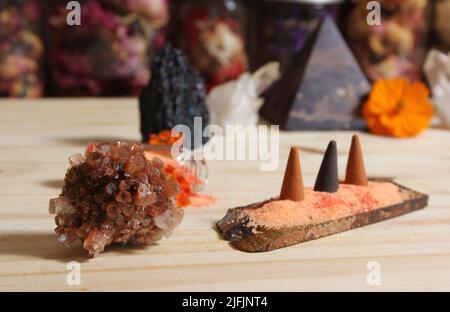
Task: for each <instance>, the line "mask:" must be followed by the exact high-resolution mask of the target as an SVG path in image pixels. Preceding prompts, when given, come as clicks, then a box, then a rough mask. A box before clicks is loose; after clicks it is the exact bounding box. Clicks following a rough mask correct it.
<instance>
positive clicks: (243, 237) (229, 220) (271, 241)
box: [216, 179, 428, 252]
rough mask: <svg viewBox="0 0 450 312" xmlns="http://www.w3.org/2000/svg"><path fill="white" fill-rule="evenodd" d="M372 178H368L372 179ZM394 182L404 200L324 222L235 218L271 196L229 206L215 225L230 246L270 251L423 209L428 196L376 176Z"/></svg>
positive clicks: (262, 203) (261, 204)
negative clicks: (279, 223) (284, 223)
mask: <svg viewBox="0 0 450 312" xmlns="http://www.w3.org/2000/svg"><path fill="white" fill-rule="evenodd" d="M374 180H375V179H372V181H374ZM376 181H384V182H390V183H393V184H395V185H397V186H398V187H399V188H400V189H401V190H402V192H407V194H408V199H407V200H405V201H403V202H401V203H399V204H395V205H391V206H386V207H380V208H377V209H374V210H371V211H368V212H364V213H358V214H355V215H351V216H347V217H344V218H340V219H336V220H332V221H327V222H324V223H317V224H308V225H301V224H299V225H297V226H294V227H284V228H267V227H263V226H257V227H256V228H254V227H253V226H248V223H249V221H250V220H249V219H248V217H247V218H238V215H239V213H238V212H239V210H245V209H258V208H260V207H262V206H263V205H264V204H266V203H268V202H270V201H274V200H277V199H278V198H272V199H269V200H266V201H263V202H259V203H254V204H251V205H248V206H244V207H237V208H233V209H229V210H228V212H227V214H226V215H225V216H224V217H223V218H222V219H221V220H219V221H218V222H217V224H216V226H217V229H218V231H219V233H220V234H221V235H222V236H223V238H224V239H226V240H228V241H229V242H230V243H231V245H232V246H234V247H236V248H237V249H239V250H242V251H247V252H262V251H271V250H274V249H278V248H283V247H286V246H290V245H294V244H298V243H301V242H305V241H309V240H313V239H317V238H320V237H324V236H328V235H332V234H336V233H340V232H344V231H348V230H351V229H353V228H357V227H361V226H364V225H368V224H372V223H376V222H379V221H383V220H387V219H390V218H395V217H398V216H401V215H403V214H406V213H409V212H412V211H415V210H418V209H422V208H425V207H426V206H427V205H428V195H426V194H423V193H420V192H417V191H414V190H412V189H409V188H407V187H405V186H402V185H400V184H397V183H395V182H393V181H390V180H385V179H376Z"/></svg>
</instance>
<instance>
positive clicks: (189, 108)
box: [139, 44, 209, 147]
mask: <svg viewBox="0 0 450 312" xmlns="http://www.w3.org/2000/svg"><path fill="white" fill-rule="evenodd" d="M139 108H140V113H141V133H142V141H143V142H147V141H148V139H149V137H150V134H156V133H159V132H160V131H162V130H169V129H171V128H172V127H174V126H175V125H180V124H182V125H186V126H188V127H189V128H190V130H191V139H192V140H191V143H192V145H191V146H192V147H198V146H194V142H196V141H194V135H197V136H198V137H200V136H201V133H195V132H194V117H201V118H202V129H201V130H202V131H203V129H204V128H205V127H206V126H207V125H208V123H209V114H208V109H207V107H206V101H205V87H204V83H203V80H202V79H201V78H200V76H199V75H198V73H197V72H196V70H195V69H194V68H193V67H192V66H191V65H190V64H189V62H188V60H187V58H186V56H185V55H184V54H183V53H182V52H181V51H180V50H178V49H176V48H174V47H172V46H171V45H170V44H166V45H165V46H164V47H163V48H161V49H160V50H159V51H158V53H157V54H156V55H155V57H154V59H153V64H152V67H151V79H150V82H149V84H148V86H146V87H145V88H144V89H143V91H142V93H141V95H140V98H139ZM199 130H200V129H198V130H197V131H199ZM207 139H208V138H207V137H206V138H201V139H200V140H198V142H202V143H205V142H206V141H207Z"/></svg>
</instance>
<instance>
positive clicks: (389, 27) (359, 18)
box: [345, 0, 430, 81]
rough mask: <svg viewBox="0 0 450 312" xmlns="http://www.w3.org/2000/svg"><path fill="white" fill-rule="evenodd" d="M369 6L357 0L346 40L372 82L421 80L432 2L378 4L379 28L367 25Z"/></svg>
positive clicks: (388, 0)
mask: <svg viewBox="0 0 450 312" xmlns="http://www.w3.org/2000/svg"><path fill="white" fill-rule="evenodd" d="M368 2H369V0H357V1H355V0H354V1H353V3H354V4H353V8H352V9H351V10H350V13H349V15H348V17H347V18H345V20H346V25H345V33H346V36H347V39H348V41H349V43H350V46H351V48H352V50H353V52H354V53H355V55H356V57H357V59H358V61H359V62H360V64H361V66H362V67H363V69H364V70H365V72H366V74H367V75H368V77H369V78H370V79H371V80H372V81H376V80H378V79H383V78H395V77H403V78H404V79H407V80H410V81H415V80H417V79H421V67H422V63H423V60H424V54H425V48H426V40H427V36H426V35H427V32H428V22H429V11H430V10H429V5H428V3H429V1H427V0H379V1H378V3H379V4H380V7H379V10H378V7H374V8H373V10H374V11H373V13H374V14H378V15H380V16H379V17H380V18H379V21H380V23H379V25H378V24H377V23H368V19H367V17H368V13H369V11H368V10H367V4H368ZM375 10H378V11H379V12H377V11H375Z"/></svg>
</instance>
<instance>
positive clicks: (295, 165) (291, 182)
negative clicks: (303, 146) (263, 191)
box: [280, 147, 305, 201]
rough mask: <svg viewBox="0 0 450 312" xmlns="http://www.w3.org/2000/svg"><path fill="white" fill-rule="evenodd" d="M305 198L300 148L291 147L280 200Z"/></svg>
mask: <svg viewBox="0 0 450 312" xmlns="http://www.w3.org/2000/svg"><path fill="white" fill-rule="evenodd" d="M304 198H305V191H304V189H303V178H302V170H301V168H300V160H299V156H298V149H297V148H295V147H291V152H290V153H289V159H288V162H287V165H286V171H285V173H284V179H283V186H282V187H281V192H280V200H287V199H289V200H293V201H302V200H303V199H304Z"/></svg>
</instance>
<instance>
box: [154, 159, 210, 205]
mask: <svg viewBox="0 0 450 312" xmlns="http://www.w3.org/2000/svg"><path fill="white" fill-rule="evenodd" d="M145 157H146V158H147V159H149V160H151V159H152V158H153V157H159V158H160V159H161V160H162V161H163V162H164V170H165V172H166V174H167V175H169V176H170V177H172V178H173V179H174V180H175V181H176V182H177V184H178V186H179V188H180V192H179V193H178V195H177V196H176V198H175V200H176V203H177V205H178V206H179V207H187V206H190V207H203V206H208V205H212V204H214V203H215V202H216V198H215V197H213V196H210V195H203V194H199V193H197V192H195V191H194V188H195V186H196V185H198V184H202V183H203V181H202V180H200V179H198V178H197V177H196V176H195V174H194V173H193V172H192V170H190V169H189V168H188V167H186V166H183V165H181V164H179V163H177V162H176V161H175V160H173V159H171V158H169V157H165V156H162V155H159V154H156V153H152V152H149V151H146V152H145Z"/></svg>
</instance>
